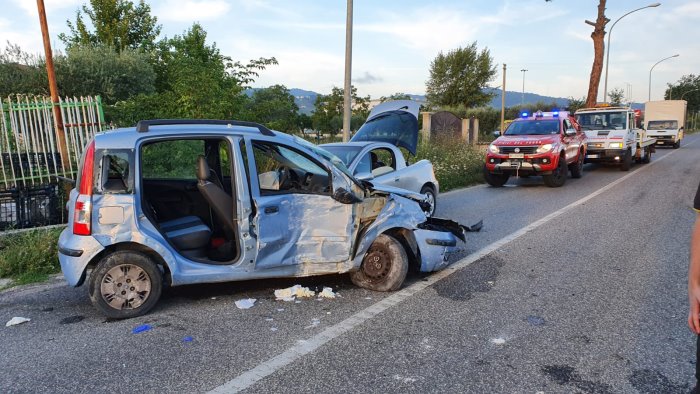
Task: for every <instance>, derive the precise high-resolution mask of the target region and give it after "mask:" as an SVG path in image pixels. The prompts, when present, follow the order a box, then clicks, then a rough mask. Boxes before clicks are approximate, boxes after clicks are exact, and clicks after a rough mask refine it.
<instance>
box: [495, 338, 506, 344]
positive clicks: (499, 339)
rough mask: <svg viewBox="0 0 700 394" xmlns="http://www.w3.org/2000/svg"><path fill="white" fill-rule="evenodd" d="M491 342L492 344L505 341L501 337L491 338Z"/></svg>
mask: <svg viewBox="0 0 700 394" xmlns="http://www.w3.org/2000/svg"><path fill="white" fill-rule="evenodd" d="M491 343H493V344H494V345H503V344H504V343H506V340H505V339H503V338H493V339H492V340H491Z"/></svg>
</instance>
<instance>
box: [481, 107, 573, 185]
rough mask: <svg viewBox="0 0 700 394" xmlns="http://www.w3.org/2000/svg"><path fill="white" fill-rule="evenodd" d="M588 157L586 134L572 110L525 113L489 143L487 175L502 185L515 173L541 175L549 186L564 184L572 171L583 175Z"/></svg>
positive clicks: (491, 180)
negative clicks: (570, 111)
mask: <svg viewBox="0 0 700 394" xmlns="http://www.w3.org/2000/svg"><path fill="white" fill-rule="evenodd" d="M585 157H586V134H585V133H583V132H582V131H581V128H580V126H579V125H578V123H577V122H576V119H575V118H574V117H573V116H572V115H571V114H569V112H566V111H560V112H556V111H555V112H541V111H537V112H536V113H534V114H532V115H529V114H528V113H526V112H523V114H522V117H521V118H519V119H516V120H514V121H513V122H512V123H511V124H510V125H508V127H507V128H506V130H505V132H504V133H503V135H501V136H499V137H498V138H497V139H496V140H495V141H493V143H491V145H489V148H488V151H487V152H486V164H485V165H484V178H485V179H486V182H487V183H488V184H489V185H491V186H495V187H500V186H503V185H504V184H505V183H506V182H508V178H509V177H511V176H513V175H515V176H530V175H541V176H542V178H543V180H544V183H545V185H547V186H549V187H560V186H562V185H564V183H565V182H566V178H567V175H568V172H569V171H571V176H572V177H573V178H580V177H581V175H582V174H583V160H584V158H585Z"/></svg>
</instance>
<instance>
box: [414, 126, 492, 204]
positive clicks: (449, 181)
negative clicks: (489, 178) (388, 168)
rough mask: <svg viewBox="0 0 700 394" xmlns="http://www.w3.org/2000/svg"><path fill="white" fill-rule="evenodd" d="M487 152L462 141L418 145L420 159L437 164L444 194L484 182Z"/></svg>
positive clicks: (421, 142)
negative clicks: (483, 171)
mask: <svg viewBox="0 0 700 394" xmlns="http://www.w3.org/2000/svg"><path fill="white" fill-rule="evenodd" d="M484 154H485V153H484V151H483V149H481V148H479V147H478V146H472V145H469V144H467V143H465V142H464V141H462V140H460V139H458V138H443V139H438V138H433V139H431V140H430V141H427V140H421V141H420V143H419V144H418V152H417V154H416V159H417V160H422V159H427V160H430V162H431V163H433V168H434V170H435V177H437V179H438V182H439V183H440V192H446V191H448V190H452V189H456V188H460V187H466V186H470V185H474V184H477V183H482V182H483V181H484V178H483V175H482V168H483V166H484Z"/></svg>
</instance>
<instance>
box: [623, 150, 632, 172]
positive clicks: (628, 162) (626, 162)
mask: <svg viewBox="0 0 700 394" xmlns="http://www.w3.org/2000/svg"><path fill="white" fill-rule="evenodd" d="M630 168H632V152H631V151H629V150H628V151H627V153H625V157H624V158H623V159H622V163H621V164H620V170H622V171H629V170H630Z"/></svg>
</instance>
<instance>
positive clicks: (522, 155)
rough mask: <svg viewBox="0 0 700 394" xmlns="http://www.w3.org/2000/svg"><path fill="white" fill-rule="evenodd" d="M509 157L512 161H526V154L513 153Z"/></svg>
mask: <svg viewBox="0 0 700 394" xmlns="http://www.w3.org/2000/svg"><path fill="white" fill-rule="evenodd" d="M508 157H509V158H511V159H524V158H525V154H524V153H511V154H509V155H508Z"/></svg>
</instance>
